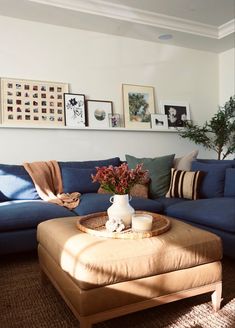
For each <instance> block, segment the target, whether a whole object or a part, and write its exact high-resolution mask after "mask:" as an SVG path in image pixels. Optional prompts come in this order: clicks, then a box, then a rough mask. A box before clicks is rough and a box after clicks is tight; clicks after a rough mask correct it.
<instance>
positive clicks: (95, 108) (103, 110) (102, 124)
mask: <svg viewBox="0 0 235 328" xmlns="http://www.w3.org/2000/svg"><path fill="white" fill-rule="evenodd" d="M86 105H87V116H88V126H89V127H90V128H98V129H99V128H100V129H106V128H109V115H110V114H112V113H113V103H112V101H105V100H87V101H86Z"/></svg>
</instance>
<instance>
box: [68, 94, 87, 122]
mask: <svg viewBox="0 0 235 328" xmlns="http://www.w3.org/2000/svg"><path fill="white" fill-rule="evenodd" d="M64 109H65V125H66V126H70V127H77V128H83V127H85V126H86V122H87V117H86V108H85V95H83V94H74V93H65V94H64Z"/></svg>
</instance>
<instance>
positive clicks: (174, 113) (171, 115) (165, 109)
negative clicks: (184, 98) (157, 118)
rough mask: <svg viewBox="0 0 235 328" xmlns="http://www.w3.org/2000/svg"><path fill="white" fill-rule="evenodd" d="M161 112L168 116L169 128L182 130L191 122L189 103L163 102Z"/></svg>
mask: <svg viewBox="0 0 235 328" xmlns="http://www.w3.org/2000/svg"><path fill="white" fill-rule="evenodd" d="M160 108H161V112H162V114H165V115H167V120H168V127H169V128H180V127H183V126H184V122H185V121H189V120H190V112H189V103H187V102H179V101H161V106H160Z"/></svg>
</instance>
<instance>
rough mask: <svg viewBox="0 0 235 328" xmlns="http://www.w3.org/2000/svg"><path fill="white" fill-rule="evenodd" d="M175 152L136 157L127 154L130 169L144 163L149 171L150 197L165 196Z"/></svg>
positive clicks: (144, 166)
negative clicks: (156, 155) (165, 154)
mask: <svg viewBox="0 0 235 328" xmlns="http://www.w3.org/2000/svg"><path fill="white" fill-rule="evenodd" d="M174 156H175V155H174V154H172V155H167V156H162V157H155V158H136V157H134V156H131V155H126V161H127V164H128V166H129V168H130V169H134V168H135V167H136V165H137V164H141V163H143V168H144V169H145V170H148V171H149V177H150V185H149V194H150V198H153V199H154V198H158V197H161V196H165V194H166V192H167V190H168V188H169V183H170V173H171V167H172V165H173V160H174Z"/></svg>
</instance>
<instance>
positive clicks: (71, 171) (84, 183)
mask: <svg viewBox="0 0 235 328" xmlns="http://www.w3.org/2000/svg"><path fill="white" fill-rule="evenodd" d="M95 173H96V169H94V168H87V169H78V168H73V167H62V168H61V176H62V181H63V190H64V192H65V193H70V192H74V191H78V192H80V193H81V194H85V193H89V192H94V193H95V192H97V191H98V189H99V187H100V184H99V183H98V182H95V183H93V182H92V179H91V175H92V174H95Z"/></svg>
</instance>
